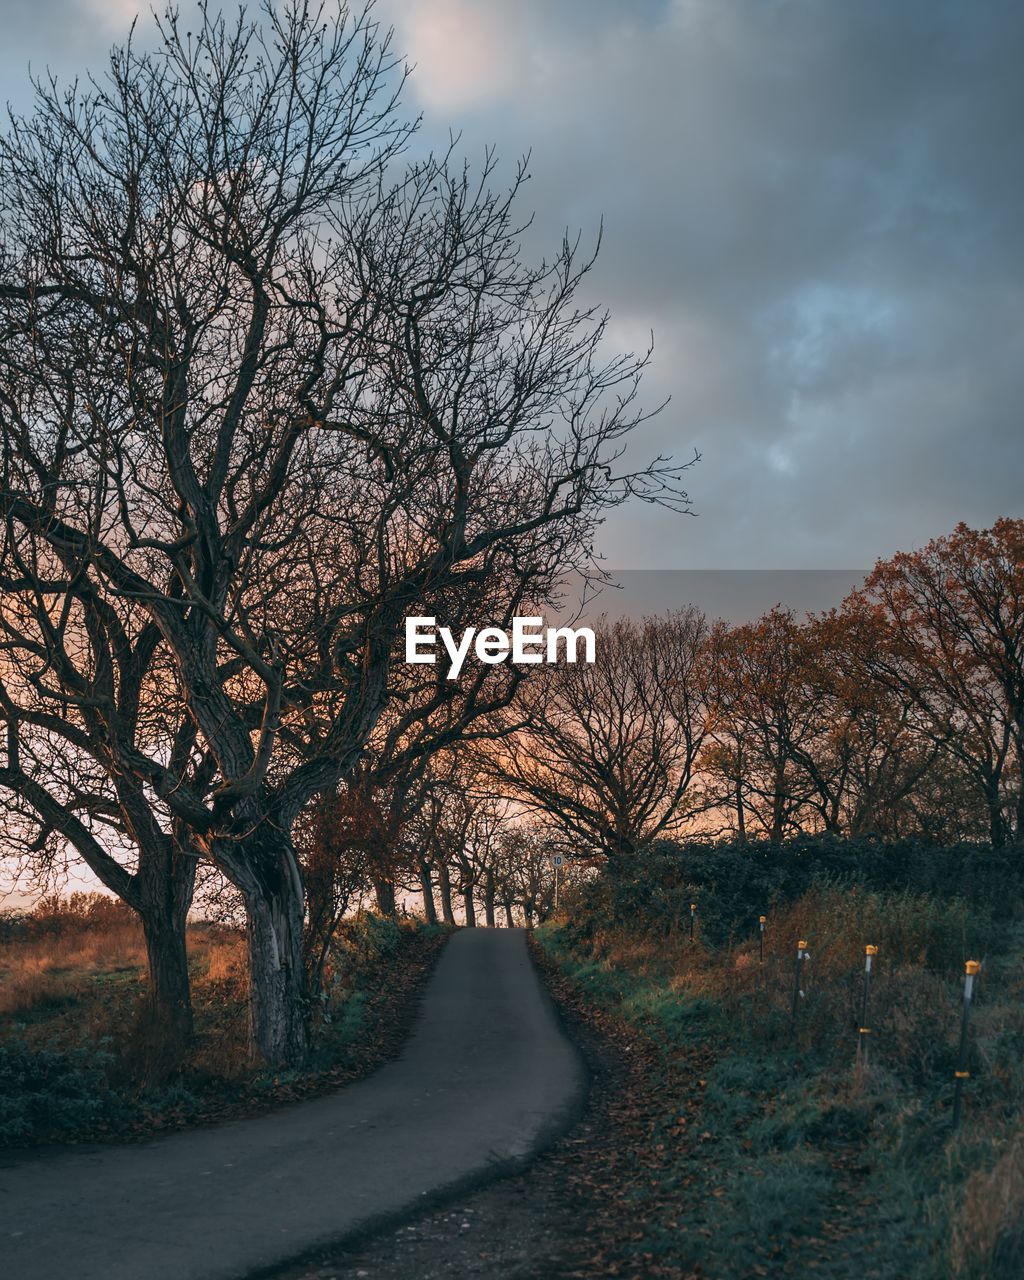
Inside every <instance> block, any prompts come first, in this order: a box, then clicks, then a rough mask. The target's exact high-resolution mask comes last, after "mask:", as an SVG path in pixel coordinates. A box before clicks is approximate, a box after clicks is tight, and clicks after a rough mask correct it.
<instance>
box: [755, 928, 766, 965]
mask: <svg viewBox="0 0 1024 1280" xmlns="http://www.w3.org/2000/svg"><path fill="white" fill-rule="evenodd" d="M767 919H768V917H767V916H758V917H757V925H758V929H759V931H760V932H759V935H758V943H759V950H758V960H759V963H761V964H764V926H765V923H766V921H767Z"/></svg>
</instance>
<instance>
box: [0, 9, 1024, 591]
mask: <svg viewBox="0 0 1024 1280" xmlns="http://www.w3.org/2000/svg"><path fill="white" fill-rule="evenodd" d="M134 7H135V6H134V5H133V4H131V3H130V2H129V0H75V2H72V0H64V2H63V3H59V2H58V0H39V2H38V3H31V4H29V3H26V2H25V0H16V2H15V3H7V4H5V5H4V17H5V20H6V37H7V38H6V42H5V43H6V51H5V53H4V54H3V69H4V72H5V90H6V96H7V97H9V98H10V97H13V98H15V99H17V97H18V94H19V90H18V85H19V83H20V82H21V74H22V73H21V68H22V67H23V66H24V64H25V62H26V61H27V60H28V59H29V58H31V60H32V62H33V64H34V65H35V66H36V67H37V68H41V67H42V65H43V64H44V63H46V62H47V61H49V62H51V63H52V64H53V65H55V67H56V68H57V69H59V70H62V71H67V70H71V69H74V68H75V67H76V66H77V65H79V64H81V63H83V62H91V63H92V64H93V65H96V63H97V62H98V61H99V60H101V59H102V57H103V54H104V52H105V50H106V47H107V46H108V45H109V43H110V41H111V39H112V38H113V36H114V35H115V34H116V32H117V30H118V28H119V27H121V28H123V27H124V26H125V23H126V19H127V15H128V14H129V13H130V12H131V11H132V10H133V9H134ZM379 12H380V14H381V16H382V17H383V18H384V19H386V20H387V21H392V22H394V23H395V24H396V27H397V30H398V40H397V43H398V47H399V48H400V49H401V50H403V51H405V52H407V54H408V56H409V58H410V61H412V62H414V63H416V64H417V69H416V72H415V74H414V76H413V78H412V81H411V83H410V89H409V101H410V102H411V103H413V104H415V105H416V106H418V107H422V108H423V110H424V113H425V126H424V128H425V133H426V134H427V135H428V136H429V137H434V138H442V137H443V136H444V134H445V131H446V130H447V129H448V127H449V126H455V127H457V128H460V129H461V130H462V132H463V145H464V147H465V149H466V150H467V151H468V152H469V153H470V154H471V155H478V154H479V151H480V149H481V147H482V145H483V144H484V143H485V142H490V141H494V142H496V143H497V144H498V146H499V149H500V151H501V153H502V154H503V155H504V156H505V157H507V158H508V159H509V160H510V161H511V160H512V159H514V157H515V156H516V155H518V154H519V153H520V152H521V151H522V150H523V149H525V148H527V147H532V149H533V154H532V161H531V171H532V174H533V178H532V181H531V183H530V187H529V195H528V199H529V201H530V203H531V205H532V206H533V207H535V208H536V211H537V222H536V228H535V231H534V233H533V234H534V237H535V239H536V241H537V243H538V244H540V243H542V242H543V241H545V240H548V241H550V239H551V237H553V236H556V235H558V234H559V233H560V231H561V229H562V227H563V226H564V225H565V224H569V225H570V226H573V227H576V226H582V227H583V228H585V229H590V230H593V229H594V228H595V227H596V224H597V221H598V219H599V217H601V216H602V215H603V217H604V222H605V240H604V250H603V253H602V257H601V260H600V262H599V264H598V267H597V269H596V271H595V274H594V279H593V291H594V294H595V295H596V296H600V297H601V298H602V299H603V300H604V301H606V302H607V303H608V304H609V305H610V307H611V309H612V312H613V316H614V321H615V327H614V333H615V335H616V337H617V339H618V340H619V341H621V342H623V343H626V344H627V345H628V344H636V343H641V344H642V343H643V342H644V341H645V339H646V334H647V332H648V330H649V329H651V328H653V329H654V330H655V337H656V342H657V350H656V355H655V363H654V367H653V370H652V376H651V378H650V386H649V392H648V395H649V398H650V400H651V401H656V400H659V399H661V398H662V396H663V395H664V394H667V393H671V394H672V397H673V400H672V403H671V405H670V406H669V408H668V409H667V410H666V411H665V412H664V414H663V415H662V416H661V417H660V418H659V419H657V421H656V422H655V423H654V424H652V426H651V427H650V428H649V432H648V441H649V443H650V446H651V447H652V448H658V449H665V448H671V449H672V450H674V451H675V452H676V453H678V454H680V455H682V456H685V455H687V454H688V453H689V452H690V451H691V449H692V448H693V447H694V446H696V447H697V448H699V449H700V451H701V453H702V455H703V459H704V460H703V462H702V463H701V464H700V466H699V467H698V468H696V469H695V470H694V471H693V472H692V473H691V476H690V488H691V491H692V494H693V497H694V500H695V507H696V509H697V510H698V511H699V512H700V513H701V514H700V519H699V520H685V519H680V518H678V517H675V518H673V517H670V516H668V515H665V514H662V513H659V512H656V511H653V510H647V509H642V510H641V511H640V512H636V511H632V512H630V514H629V515H628V516H625V515H624V516H622V517H621V518H617V519H615V520H613V521H612V522H610V524H609V525H608V527H607V530H606V537H605V540H604V544H605V550H606V552H607V555H608V558H609V561H610V562H611V563H612V564H616V565H623V566H626V565H628V566H634V567H641V566H668V565H680V566H682V565H690V566H708V567H717V566H729V565H731V566H741V567H751V568H753V567H760V566H777V565H784V566H801V565H806V566H829V565H836V566H847V565H866V564H869V563H870V562H871V561H872V560H873V559H874V557H875V556H877V555H882V554H888V553H889V552H891V551H893V550H895V549H896V548H897V547H909V546H912V545H915V544H919V543H921V542H923V541H924V540H926V539H927V538H929V537H931V536H933V535H935V534H938V533H941V532H943V531H945V530H947V529H949V528H950V527H951V526H952V525H953V523H955V521H956V520H958V519H967V520H968V521H970V522H972V523H976V524H986V523H990V522H991V521H992V519H994V518H995V517H996V516H998V515H1001V514H1017V515H1019V514H1022V513H1024V506H1022V500H1021V497H1020V488H1021V486H1020V478H1021V475H1022V473H1024V433H1022V432H1021V430H1020V404H1021V402H1022V400H1024V395H1022V393H1024V341H1022V334H1024V261H1022V253H1021V236H1022V230H1021V228H1022V227H1024V218H1022V215H1024V208H1022V205H1024V199H1022V195H1024V172H1022V170H1024V152H1022V149H1021V147H1020V144H1019V138H1018V134H1019V129H1020V123H1021V120H1022V119H1024V77H1021V76H1020V75H1019V68H1018V65H1017V64H1018V61H1019V54H1020V50H1021V49H1022V47H1024V6H1021V5H1019V4H1016V3H990V2H987V0H960V2H958V3H948V2H943V0H900V2H899V3H893V0H858V2H857V3H856V4H850V3H847V2H846V0H831V2H823V0H644V2H643V3H633V2H627V0H559V3H551V0H515V2H513V0H381V3H380V5H379ZM16 69H17V72H16V73H15V70H16Z"/></svg>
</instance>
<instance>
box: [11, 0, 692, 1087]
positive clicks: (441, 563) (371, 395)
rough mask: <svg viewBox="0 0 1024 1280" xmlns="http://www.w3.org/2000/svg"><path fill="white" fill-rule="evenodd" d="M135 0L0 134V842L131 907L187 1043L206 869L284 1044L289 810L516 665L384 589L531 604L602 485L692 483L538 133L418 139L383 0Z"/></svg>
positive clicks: (425, 601)
mask: <svg viewBox="0 0 1024 1280" xmlns="http://www.w3.org/2000/svg"><path fill="white" fill-rule="evenodd" d="M155 21H156V24H157V27H156V33H155V34H156V36H157V40H156V49H155V52H148V51H146V50H145V49H144V48H142V47H141V46H140V44H139V43H138V40H137V39H136V40H133V41H130V42H129V43H128V44H126V45H125V46H123V47H121V48H119V49H115V50H114V52H113V53H112V55H111V59H110V64H109V67H108V69H107V72H106V74H105V76H102V77H96V78H94V79H88V80H82V81H80V82H77V83H75V84H72V85H71V86H69V87H68V88H67V89H63V88H60V87H58V86H57V85H56V84H55V83H53V82H51V81H49V80H42V81H40V82H39V83H38V84H37V86H36V105H35V109H34V111H33V113H32V114H30V115H28V116H26V117H24V118H16V119H14V120H13V122H12V124H11V126H10V128H9V130H8V132H7V133H6V135H5V136H3V137H2V138H0V521H2V525H0V590H2V592H3V601H2V610H0V720H2V722H3V733H2V735H0V744H2V745H0V801H2V804H3V807H4V835H5V838H6V842H7V852H8V853H9V854H18V853H20V854H21V855H22V857H23V858H25V859H26V860H27V861H28V863H30V864H31V866H33V867H38V866H39V865H40V864H43V865H45V864H46V863H47V860H50V861H52V860H53V859H56V858H60V857H62V856H64V855H65V853H66V851H69V850H70V851H71V853H72V855H73V856H74V857H76V858H77V859H79V860H81V861H82V862H84V863H85V864H86V865H87V866H88V867H89V868H90V869H91V871H92V873H93V874H94V875H95V876H96V877H98V879H99V880H100V881H101V882H102V883H103V884H104V885H105V886H106V887H107V889H108V890H110V891H111V892H112V893H114V894H116V895H117V896H118V897H120V898H122V899H123V900H124V901H125V902H127V903H129V904H130V905H131V906H132V907H133V908H134V909H135V910H136V911H137V912H138V914H139V916H140V917H141V919H142V923H143V926H144V929H145V934H146V940H147V945H148V952H149V964H150V1006H151V1011H152V1013H153V1015H154V1017H153V1020H154V1024H155V1025H156V1026H157V1027H159V1028H160V1029H162V1031H163V1033H164V1035H165V1036H166V1037H167V1038H168V1040H170V1041H176V1042H177V1043H179V1044H180V1045H184V1044H185V1043H187V1040H188V1038H189V1035H190V1033H191V1011H190V999H189V980H188V957H187V954H186V949H185V918H186V914H187V912H188V910H189V908H190V904H191V902H192V898H193V892H194V886H195V881H196V873H197V868H198V867H199V866H206V867H212V868H214V869H215V870H216V872H217V874H218V875H219V876H221V877H222V878H223V879H224V880H226V881H227V882H228V883H230V885H231V886H233V888H234V890H235V892H236V893H237V895H239V897H240V898H241V900H242V902H243V904H244V911H245V919H246V929H247V936H248V954H249V969H250V989H251V995H250V1021H251V1034H252V1045H253V1051H254V1053H255V1054H257V1055H259V1056H261V1057H262V1058H263V1059H265V1060H267V1061H268V1062H271V1063H282V1062H291V1061H296V1060H299V1059H301V1058H302V1057H303V1055H304V1054H305V1053H306V1050H307V1046H308V1035H309V1033H308V1018H307V1012H308V1008H309V1000H308V999H307V996H308V981H309V975H310V972H311V967H312V970H313V971H314V972H315V968H316V965H315V963H314V964H313V965H312V966H311V965H310V963H309V954H308V945H307V936H308V931H307V923H308V918H309V909H308V904H307V883H308V884H309V885H310V886H312V885H313V884H314V883H315V882H316V875H317V873H316V870H315V868H314V867H307V868H304V867H303V865H302V860H301V857H300V856H299V855H298V853H297V850H296V844H295V840H294V834H293V833H294V831H295V828H296V824H297V822H298V820H299V818H300V815H302V814H303V813H304V811H305V810H306V809H307V806H309V804H310V802H311V801H312V800H313V799H314V798H315V797H317V796H321V795H324V794H327V795H329V794H331V793H332V792H333V791H334V790H335V789H336V788H337V786H338V784H339V782H341V781H342V780H343V779H345V778H347V777H349V776H350V775H352V774H353V771H355V770H357V769H358V767H359V765H360V761H361V760H363V759H364V758H365V755H366V752H367V750H368V748H369V746H370V743H371V740H374V741H376V742H377V743H381V744H383V747H382V749H381V751H380V753H379V754H380V757H381V759H382V760H383V761H384V762H385V763H384V764H383V765H382V768H381V772H380V773H379V775H378V777H377V784H378V785H379V786H387V787H389V788H391V790H392V791H393V792H394V791H395V790H396V789H401V788H403V787H404V788H406V790H407V791H410V792H411V790H412V789H413V787H414V785H415V783H416V779H417V774H418V771H419V770H421V769H423V768H425V762H426V761H427V760H428V759H429V758H430V757H431V755H433V754H435V753H436V752H437V751H438V750H440V749H441V748H444V747H447V746H450V745H451V744H453V743H455V742H456V741H459V740H460V739H464V738H466V737H467V736H470V737H471V736H472V734H473V725H474V723H475V721H476V720H477V718H478V717H479V716H480V715H481V714H484V713H488V712H493V711H495V710H496V709H498V708H500V707H502V706H505V705H508V703H509V700H510V699H511V698H512V697H513V696H514V693H515V688H516V685H517V683H518V681H519V679H520V676H521V673H519V672H516V671H513V670H511V669H509V668H501V669H497V668H491V667H485V668H481V670H479V671H478V672H476V673H473V674H472V675H469V676H467V677H465V678H464V679H463V680H462V681H460V682H459V687H458V689H457V690H453V688H452V685H451V683H449V682H446V681H445V679H444V672H443V671H442V670H441V669H440V668H438V669H434V668H429V667H415V668H413V667H404V666H402V665H401V664H400V663H399V662H398V661H397V660H398V659H399V657H400V654H401V639H402V633H403V626H404V619H405V617H406V615H407V614H432V615H435V616H436V617H437V618H438V619H439V622H441V623H442V624H444V625H448V626H450V627H452V629H453V630H456V631H461V630H462V629H463V628H465V627H466V626H468V625H478V624H479V621H480V619H481V618H484V619H488V620H493V621H494V622H496V623H500V622H501V621H502V620H503V619H508V618H510V617H511V616H513V615H515V614H517V613H531V614H532V613H536V612H538V611H540V610H541V609H542V608H544V607H545V606H546V605H549V604H551V603H552V601H553V600H554V598H555V596H556V594H557V591H558V584H559V582H560V581H561V580H562V578H563V576H564V575H565V574H567V573H569V572H570V571H578V572H580V573H582V574H584V575H585V576H586V575H591V574H593V573H594V572H595V569H594V564H593V552H592V547H593V542H594V537H595V531H596V528H597V526H598V524H599V523H600V521H601V519H602V517H603V515H604V513H606V512H607V511H608V510H609V509H610V508H613V507H615V506H617V505H619V504H621V503H623V502H625V501H627V500H628V499H630V498H632V497H636V498H639V499H641V500H647V501H656V502H664V503H666V504H668V505H670V506H685V504H686V501H687V499H686V496H685V493H684V492H683V491H682V490H681V488H680V473H681V469H680V468H679V467H676V466H673V465H670V464H669V463H667V462H665V461H663V460H660V459H659V460H656V461H654V462H652V463H650V464H639V465H635V464H633V463H632V462H627V461H626V460H625V459H624V458H623V451H624V448H625V444H626V441H627V439H628V437H629V436H630V433H631V432H632V431H633V429H634V428H636V427H637V426H638V425H639V424H640V423H641V422H642V421H643V420H644V417H645V414H644V412H643V410H642V409H641V408H640V407H639V406H638V402H637V399H636V397H637V394H638V389H639V382H640V378H641V375H642V372H643V369H644V366H645V363H646V359H647V355H646V354H645V353H641V354H640V355H632V354H621V355H620V354H616V353H615V352H614V351H613V350H611V348H610V345H609V343H608V341H607V317H606V316H605V315H604V313H603V312H601V311H600V310H596V309H594V308H593V307H591V306H590V305H589V304H587V303H586V302H584V301H582V300H581V299H580V291H581V284H582V282H583V280H584V278H585V276H586V275H587V272H588V270H589V268H590V266H591V263H592V261H593V255H592V254H589V253H587V252H583V251H581V247H580V243H579V240H578V239H577V240H573V239H571V238H567V239H566V240H565V241H564V242H563V243H562V244H561V245H560V246H559V247H558V248H557V251H556V252H555V253H554V255H553V256H552V257H551V259H550V260H547V261H543V262H541V263H539V264H538V265H530V264H529V263H528V262H527V260H526V258H525V256H524V253H523V248H522V236H521V232H522V230H523V228H524V225H525V224H526V223H527V222H528V217H527V216H525V215H523V214H521V213H520V212H518V207H519V203H520V201H519V196H520V192H521V189H522V186H523V183H524V182H525V181H526V179H527V176H528V175H527V173H526V171H525V165H521V166H520V167H519V169H518V171H517V172H516V173H515V175H514V176H513V177H512V180H511V182H510V184H508V185H507V187H506V188H505V189H501V188H498V187H496V186H495V182H496V167H495V160H494V158H493V156H491V155H488V156H487V157H486V159H485V161H484V163H483V165H482V168H481V169H480V170H478V171H475V170H473V169H472V168H471V167H469V166H467V165H465V164H463V163H460V162H458V161H457V160H456V159H455V157H454V156H453V154H451V153H449V154H444V155H440V156H438V155H426V156H424V155H422V153H419V154H417V153H415V151H414V148H413V146H412V142H413V136H414V131H415V124H414V123H409V122H407V121H406V120H405V119H404V118H403V116H402V114H401V109H400V106H399V98H400V93H401V89H402V84H403V80H404V76H403V73H402V68H401V65H400V62H399V60H398V59H397V58H396V56H395V54H394V52H393V50H392V46H391V36H390V34H389V33H387V32H386V31H383V30H382V29H380V27H379V26H378V24H377V23H376V21H375V20H374V18H373V14H372V11H370V10H366V11H364V12H362V13H349V12H348V10H347V9H346V7H345V6H343V5H342V6H340V7H338V8H335V7H334V6H330V7H329V9H325V8H323V7H321V6H319V5H317V4H311V3H309V2H308V0H289V2H288V3H286V4H284V5H276V4H271V3H269V2H268V3H267V4H265V6H264V9H263V12H262V17H261V20H258V21H253V20H252V19H250V18H249V17H248V16H247V15H246V14H245V12H244V11H243V12H242V13H241V14H237V15H236V16H234V17H232V18H231V19H225V18H223V17H221V16H219V15H218V14H216V13H214V12H213V11H211V10H210V9H208V8H207V6H205V5H203V6H201V7H200V14H199V17H198V19H197V24H196V26H195V28H194V29H193V30H191V31H185V30H183V29H182V24H181V22H180V21H179V18H178V17H177V16H176V14H175V11H174V10H173V9H172V10H169V11H168V13H167V14H166V15H165V16H164V18H162V19H155ZM410 155H413V156H414V158H412V159H410V158H409V156H410ZM400 800H401V798H400V797H399V798H398V808H399V809H402V808H403V804H402V803H401V802H400ZM342 892H343V889H342V887H340V886H338V885H335V886H333V887H332V888H331V890H330V895H329V896H330V898H331V902H328V903H326V905H325V904H323V903H321V902H318V903H317V905H316V908H315V909H316V910H317V911H320V910H326V911H328V912H329V911H330V910H332V909H337V904H335V906H334V907H332V905H331V903H334V902H335V899H337V898H338V895H339V894H340V893H342Z"/></svg>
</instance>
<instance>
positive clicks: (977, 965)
mask: <svg viewBox="0 0 1024 1280" xmlns="http://www.w3.org/2000/svg"><path fill="white" fill-rule="evenodd" d="M979 973H981V961H980V960H965V961H964V1009H963V1014H962V1016H961V1018H960V1050H959V1052H958V1053H957V1058H956V1071H955V1072H954V1080H955V1084H954V1086H953V1128H954V1129H955V1128H956V1127H957V1125H958V1124H959V1123H960V1115H961V1112H962V1110H963V1094H964V1081H965V1080H969V1079H970V1078H971V1073H970V1072H969V1071H968V1070H967V1049H968V1044H969V1039H968V1037H969V1033H970V1020H971V1001H972V999H973V998H974V979H975V978H976V977H977V976H978V974H979Z"/></svg>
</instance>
